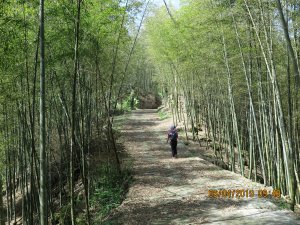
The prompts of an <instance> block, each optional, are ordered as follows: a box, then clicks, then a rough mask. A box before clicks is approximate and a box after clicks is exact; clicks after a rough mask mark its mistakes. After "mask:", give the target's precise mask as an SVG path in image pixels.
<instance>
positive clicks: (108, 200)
mask: <svg viewBox="0 0 300 225" xmlns="http://www.w3.org/2000/svg"><path fill="white" fill-rule="evenodd" d="M130 168H131V165H127V166H126V167H125V168H123V169H122V172H121V173H118V171H117V169H116V168H115V167H113V166H112V165H109V164H107V165H103V166H101V167H100V170H99V179H98V181H97V182H96V185H95V187H94V191H93V192H92V193H91V195H90V205H91V208H94V209H95V210H94V211H95V215H94V216H93V218H94V223H93V224H94V225H96V224H97V225H98V224H99V222H100V221H102V220H103V219H104V218H105V217H107V216H108V215H109V214H110V212H111V210H112V209H114V208H116V207H117V206H119V205H120V204H121V203H122V201H123V199H124V197H125V194H126V192H127V190H128V186H129V183H130V182H131V179H132V177H131V175H130Z"/></svg>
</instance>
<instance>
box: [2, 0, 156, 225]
mask: <svg viewBox="0 0 300 225" xmlns="http://www.w3.org/2000/svg"><path fill="white" fill-rule="evenodd" d="M147 6H148V4H144V3H143V2H139V1H129V0H126V1H118V0H105V1H96V0H85V1H82V0H76V1H73V0H71V1H69V0H63V1H45V2H44V1H43V0H42V1H40V2H38V1H17V0H10V1H1V2H0V40H1V41H0V140H1V141H0V155H1V167H0V170H1V171H0V181H1V182H2V181H3V184H2V183H1V185H0V187H1V188H2V189H1V193H2V191H5V193H6V194H5V198H4V199H3V201H1V202H0V217H1V222H0V224H4V222H5V221H7V223H8V224H10V223H15V224H16V223H17V222H20V221H21V222H22V224H28V225H31V224H37V223H38V221H40V224H48V222H49V221H50V220H48V219H51V220H52V223H53V224H54V222H55V221H54V220H55V216H54V214H55V213H56V212H57V211H58V212H59V210H62V209H63V208H62V207H63V206H66V207H65V208H66V212H65V213H64V214H63V211H60V214H61V215H62V216H65V215H70V217H71V218H70V220H71V221H70V223H69V222H66V224H75V223H76V221H77V220H76V218H77V217H78V214H79V213H82V212H84V214H85V221H86V223H87V224H90V221H91V219H90V213H89V210H90V205H89V196H90V192H92V191H93V180H92V179H91V175H90V170H91V167H93V165H90V164H89V162H90V161H89V160H90V159H89V158H90V157H91V153H90V151H91V150H92V143H93V141H94V140H95V139H96V140H103V141H102V142H100V141H99V143H102V145H100V147H98V148H102V149H106V150H107V151H109V152H111V153H112V155H113V156H114V158H113V160H112V162H113V164H114V165H115V167H116V168H117V170H118V171H119V172H121V170H122V165H121V160H120V157H119V153H118V149H117V146H116V140H115V133H114V129H113V125H112V123H113V117H114V115H115V112H116V111H118V110H120V108H122V104H123V102H124V101H126V99H128V96H130V93H131V89H132V87H133V86H134V85H135V83H134V80H137V79H135V78H136V77H137V76H138V73H139V71H140V72H141V68H140V67H139V61H140V59H141V58H145V57H144V56H142V55H143V51H142V50H141V45H140V44H139V43H138V41H137V40H138V36H139V31H140V29H141V25H142V21H143V18H144V15H145V12H146V9H147ZM137 14H138V15H142V16H139V17H137V16H136V15H137ZM135 53H136V54H135ZM144 69H145V68H144ZM149 71H150V69H149ZM147 73H149V74H150V72H147V71H143V74H147ZM40 74H41V76H40ZM144 76H145V77H146V75H144ZM136 86H137V87H138V86H139V84H136ZM39 102H40V104H39ZM39 152H40V154H39ZM78 181H80V182H81V184H82V185H83V192H84V194H83V196H84V201H83V202H84V204H85V206H84V207H81V208H80V209H82V208H83V209H82V211H79V210H78V207H77V206H76V204H77V195H78V190H77V192H76V185H78ZM77 189H78V187H77ZM0 199H1V200H2V198H0ZM38 215H40V217H39V216H38Z"/></svg>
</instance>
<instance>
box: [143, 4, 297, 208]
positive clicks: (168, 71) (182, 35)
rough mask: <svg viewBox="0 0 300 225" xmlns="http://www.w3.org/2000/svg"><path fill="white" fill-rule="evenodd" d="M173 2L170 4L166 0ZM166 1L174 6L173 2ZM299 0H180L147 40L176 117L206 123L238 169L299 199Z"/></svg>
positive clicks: (220, 152)
mask: <svg viewBox="0 0 300 225" xmlns="http://www.w3.org/2000/svg"><path fill="white" fill-rule="evenodd" d="M166 6H167V5H166ZM167 7H168V6H167ZM299 9H300V4H299V1H294V0H289V1H279V0H278V1H277V0H276V1H275V0H274V1H271V0H255V1H249V0H228V1H227V0H224V1H222V0H218V1H211V0H201V1H192V0H185V1H181V7H180V8H179V9H178V10H175V9H173V8H172V7H170V6H169V8H168V10H166V8H165V7H162V8H160V9H157V10H156V11H155V12H154V14H153V15H152V16H151V17H149V18H148V19H147V23H146V27H145V32H144V34H143V35H144V36H145V38H144V42H145V46H146V47H147V53H148V56H149V57H150V60H151V61H152V62H153V63H154V65H155V67H156V71H157V73H158V74H159V76H157V77H156V80H157V82H158V83H159V85H160V90H161V92H162V94H163V96H164V97H165V99H166V101H167V102H168V104H169V106H170V107H171V109H172V112H173V119H174V123H175V124H178V123H179V122H180V121H182V120H185V118H184V117H182V113H181V112H186V114H187V115H188V121H184V122H185V124H186V125H187V123H189V127H192V128H193V130H194V127H196V126H197V125H198V124H200V125H201V126H202V127H205V131H206V134H207V136H208V138H209V139H211V140H212V147H213V148H214V152H215V157H217V158H219V159H221V160H223V161H224V162H225V163H226V164H227V165H228V167H229V169H231V170H232V171H236V172H239V173H241V174H242V175H243V176H245V177H248V178H250V179H253V180H255V181H259V182H262V183H263V184H265V185H269V186H273V187H274V188H279V189H280V190H281V193H282V195H283V196H285V197H287V199H288V201H289V202H290V205H291V208H292V209H294V205H295V204H296V203H299V201H300V182H299V179H300V176H299V171H300V164H299V156H300V155H299V154H300V152H299V135H300V133H299V131H300V130H299V128H300V126H299V125H300V124H299V122H300V121H299V119H300V109H299V97H300V96H299V93H298V92H299V87H300V86H299V84H300V83H299V78H300V77H299V57H300V33H299V31H300V10H299Z"/></svg>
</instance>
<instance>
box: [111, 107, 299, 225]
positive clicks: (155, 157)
mask: <svg viewBox="0 0 300 225" xmlns="http://www.w3.org/2000/svg"><path fill="white" fill-rule="evenodd" d="M170 124H171V119H165V120H163V121H161V120H160V119H159V116H158V114H157V113H156V110H136V111H134V112H133V113H132V115H131V117H130V118H129V119H128V120H127V122H126V124H125V125H124V127H123V130H122V131H123V132H124V137H123V138H124V142H125V146H126V149H127V151H128V153H129V154H130V155H131V157H132V158H133V159H134V166H133V177H134V181H133V183H132V184H131V187H130V188H129V192H128V194H127V196H126V199H125V200H124V202H123V203H122V205H120V206H119V207H118V208H117V209H116V210H114V212H113V214H112V216H111V217H110V218H109V219H108V220H107V221H106V222H105V224H128V225H135V224H300V218H299V217H298V216H296V214H294V213H292V212H291V211H290V210H288V209H286V205H285V204H284V203H283V201H282V200H280V199H276V198H273V197H272V196H269V197H267V198H259V197H258V195H257V193H258V190H259V189H263V188H265V189H267V190H268V191H272V188H271V187H264V186H263V185H262V184H259V183H255V182H252V181H251V180H249V179H246V178H244V177H242V176H241V175H239V174H235V173H233V172H230V171H227V170H223V169H222V168H220V167H218V166H216V165H214V164H212V163H210V162H208V161H206V160H204V159H202V158H201V153H202V154H203V151H205V147H203V148H200V149H199V144H198V143H191V144H190V145H188V146H186V145H184V144H183V132H181V133H180V134H179V135H180V139H179V142H178V156H179V157H178V158H177V159H173V158H172V157H171V152H170V146H169V145H168V144H167V143H166V130H167V129H168V127H169V126H170ZM210 189H235V190H236V189H245V190H246V189H249V190H254V193H255V195H254V197H253V198H250V197H249V198H246V197H244V198H240V199H238V198H235V197H234V198H210V197H209V196H208V190H210Z"/></svg>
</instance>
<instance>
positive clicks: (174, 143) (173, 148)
mask: <svg viewBox="0 0 300 225" xmlns="http://www.w3.org/2000/svg"><path fill="white" fill-rule="evenodd" d="M170 145H171V150H172V156H173V157H174V156H176V155H177V141H171V142H170Z"/></svg>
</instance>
